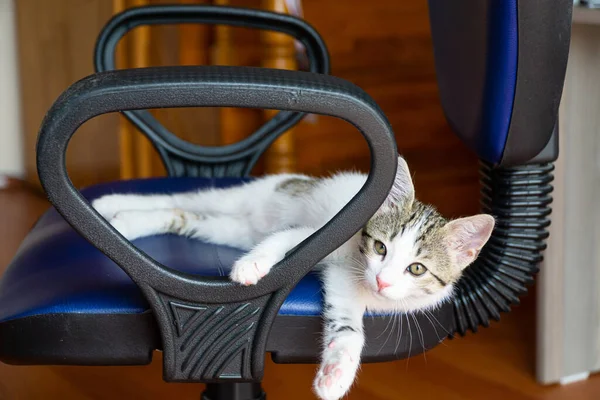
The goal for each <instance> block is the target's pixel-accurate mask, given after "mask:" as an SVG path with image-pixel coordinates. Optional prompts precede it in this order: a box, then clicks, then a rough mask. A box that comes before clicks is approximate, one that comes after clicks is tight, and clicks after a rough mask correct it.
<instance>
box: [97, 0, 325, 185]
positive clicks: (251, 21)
mask: <svg viewBox="0 0 600 400" xmlns="http://www.w3.org/2000/svg"><path fill="white" fill-rule="evenodd" d="M189 23H195V24H211V25H230V26H237V27H245V28H255V29H263V30H269V31H276V32H281V33H285V34H288V35H290V36H293V37H294V38H296V39H297V40H298V41H299V42H301V43H302V44H303V45H304V48H305V50H306V55H307V58H308V60H309V70H310V72H316V73H321V74H328V73H329V53H328V51H327V47H326V46H325V43H324V41H323V39H322V38H321V36H320V35H319V34H318V33H317V31H316V30H315V29H314V28H313V27H312V26H310V25H309V24H308V23H307V22H306V21H304V20H302V19H299V18H296V17H293V16H290V15H287V14H279V13H273V12H267V11H263V10H256V9H248V8H236V7H218V6H207V5H179V6H173V5H169V6H148V7H141V8H132V9H128V10H126V11H124V12H122V13H120V14H117V15H116V16H114V17H113V18H112V19H111V20H110V21H109V22H108V23H107V24H106V26H105V27H104V28H103V30H102V32H101V33H100V35H99V37H98V40H97V43H96V51H95V58H94V62H95V67H96V71H97V72H103V71H110V70H114V69H115V50H116V47H117V44H118V43H119V41H120V40H121V38H123V36H124V35H125V34H126V33H127V32H129V31H130V30H132V29H134V28H136V27H139V26H143V25H162V24H189ZM123 114H124V115H125V116H126V117H127V118H128V119H129V120H130V121H131V122H132V123H133V124H134V125H135V126H136V127H137V128H138V129H139V130H140V131H141V132H142V133H143V134H144V135H146V137H148V139H149V140H150V141H151V142H152V144H153V145H154V147H155V148H156V150H157V151H158V153H159V155H160V157H161V159H162V161H163V163H164V164H165V167H166V170H167V173H168V174H169V175H170V176H204V177H223V176H233V177H240V176H246V175H248V174H249V173H250V171H251V170H252V167H253V166H254V164H255V163H256V161H257V160H258V158H259V157H260V155H261V154H262V153H263V151H264V150H265V149H266V148H267V147H268V146H269V145H270V144H271V143H273V141H274V140H275V139H277V138H278V137H279V136H280V135H281V134H283V133H284V132H286V131H287V130H288V129H290V128H291V127H292V126H294V125H295V124H297V123H298V122H299V121H300V120H301V119H302V118H303V116H304V113H299V112H291V111H281V112H279V113H277V114H276V115H275V116H274V117H273V118H272V119H271V120H269V121H267V122H266V123H265V124H264V125H263V126H261V127H260V128H259V129H257V130H256V131H255V132H254V133H253V134H251V135H250V136H248V137H247V138H246V139H244V140H242V141H240V142H238V143H233V144H231V145H227V146H222V147H206V146H199V145H196V144H192V143H190V142H187V141H184V140H182V139H180V138H178V137H177V136H176V135H175V134H173V133H172V132H170V131H169V130H168V129H166V128H165V127H164V126H163V125H162V124H161V123H160V122H158V121H157V120H156V119H155V118H154V117H153V116H152V115H151V114H150V112H148V111H145V110H135V111H124V112H123Z"/></svg>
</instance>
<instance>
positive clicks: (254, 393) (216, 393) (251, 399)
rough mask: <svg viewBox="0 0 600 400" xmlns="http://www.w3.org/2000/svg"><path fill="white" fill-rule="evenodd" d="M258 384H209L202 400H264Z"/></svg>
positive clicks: (265, 396)
mask: <svg viewBox="0 0 600 400" xmlns="http://www.w3.org/2000/svg"><path fill="white" fill-rule="evenodd" d="M266 399H267V395H266V394H265V392H264V391H263V390H262V387H261V385H260V383H254V382H250V383H209V384H207V385H206V390H205V391H204V393H202V400H266Z"/></svg>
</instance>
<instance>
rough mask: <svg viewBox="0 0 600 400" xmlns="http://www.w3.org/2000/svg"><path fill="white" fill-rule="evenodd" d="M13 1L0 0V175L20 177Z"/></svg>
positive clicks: (20, 161)
mask: <svg viewBox="0 0 600 400" xmlns="http://www.w3.org/2000/svg"><path fill="white" fill-rule="evenodd" d="M14 1H16V0H0V175H11V176H14V177H22V176H23V175H24V169H25V167H24V157H23V141H22V137H23V135H22V126H21V110H20V105H21V103H20V98H19V75H18V73H19V70H18V65H17V62H18V60H17V37H16V26H15V19H16V15H15V4H14Z"/></svg>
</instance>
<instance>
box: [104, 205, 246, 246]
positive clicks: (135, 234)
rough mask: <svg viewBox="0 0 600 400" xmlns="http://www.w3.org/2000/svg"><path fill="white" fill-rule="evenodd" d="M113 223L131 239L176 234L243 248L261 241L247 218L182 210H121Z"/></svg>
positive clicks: (113, 219) (112, 220)
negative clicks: (258, 240)
mask: <svg viewBox="0 0 600 400" xmlns="http://www.w3.org/2000/svg"><path fill="white" fill-rule="evenodd" d="M110 223H111V224H112V225H113V226H114V227H115V229H117V230H118V231H119V232H120V233H121V234H122V235H123V236H125V237H126V238H127V239H129V240H134V239H137V238H141V237H146V236H153V235H161V234H167V233H173V234H177V235H182V236H190V237H193V238H196V239H200V240H204V241H207V242H210V243H214V244H220V245H228V246H232V247H238V248H240V249H242V250H248V249H250V248H251V247H252V246H253V245H254V244H255V243H256V241H257V237H256V232H255V231H254V229H252V226H251V225H250V224H249V223H248V221H246V220H244V219H241V218H236V217H232V216H228V215H214V214H203V213H194V212H190V211H184V210H180V209H165V210H146V211H137V210H131V211H120V212H117V213H116V214H115V216H114V217H113V218H112V219H111V220H110Z"/></svg>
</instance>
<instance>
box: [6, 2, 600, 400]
mask: <svg viewBox="0 0 600 400" xmlns="http://www.w3.org/2000/svg"><path fill="white" fill-rule="evenodd" d="M165 3H195V4H202V3H210V2H209V1H200V0H186V1H183V0H161V1H160V2H159V1H154V0H114V1H112V0H0V88H1V90H0V271H1V270H2V268H4V266H5V265H6V264H7V263H8V262H9V261H10V259H11V258H12V256H13V255H14V252H15V251H16V249H17V247H18V244H19V242H20V241H21V240H22V238H23V237H24V235H25V234H26V232H27V230H28V229H29V228H30V226H31V224H32V223H33V222H34V221H35V219H36V218H37V217H38V216H39V215H40V214H41V213H42V212H43V211H44V210H45V209H46V208H47V207H48V203H47V202H46V200H45V199H44V196H43V194H41V191H40V190H41V189H40V186H39V181H38V178H37V174H36V168H35V142H36V137H37V130H38V128H39V126H40V123H41V121H42V119H43V117H44V115H45V113H46V111H47V110H48V109H49V108H50V106H51V105H52V103H53V102H54V101H55V100H56V98H57V97H58V96H59V95H60V93H61V92H62V91H64V90H65V89H66V88H67V87H68V86H69V85H71V84H72V83H73V82H75V81H77V80H78V79H80V78H83V77H84V76H87V75H89V74H92V73H93V72H94V68H93V63H92V57H93V52H94V45H95V41H96V38H97V35H98V33H99V32H100V30H101V29H102V27H103V26H104V24H105V23H106V22H107V21H108V20H109V19H110V18H111V16H112V15H114V14H115V13H117V12H120V11H122V10H124V9H126V8H129V7H134V6H141V5H148V4H165ZM213 3H215V4H227V5H235V6H245V7H253V8H262V9H266V10H275V11H280V12H287V13H292V14H295V15H298V16H301V17H303V18H305V19H306V20H307V21H308V22H309V23H311V24H312V25H313V26H314V27H315V28H316V29H317V31H318V32H319V33H320V34H321V35H322V36H323V38H324V39H325V42H326V44H327V46H328V48H329V51H330V55H331V59H332V72H331V73H332V74H333V75H336V76H339V77H341V78H344V79H347V80H349V81H351V82H353V83H355V84H357V85H358V86H360V87H362V88H363V89H364V90H365V91H366V92H367V93H369V94H370V95H371V96H372V97H373V98H374V99H375V101H376V102H377V103H378V104H379V105H380V107H381V108H382V109H383V111H384V112H385V114H386V115H387V116H388V118H389V120H390V122H391V124H392V127H393V129H394V131H395V134H396V138H397V143H398V147H399V152H400V153H401V154H402V155H404V157H405V158H406V160H407V162H408V164H409V166H410V167H411V169H412V171H413V175H414V181H415V185H416V191H417V196H418V197H419V198H420V199H421V200H422V201H424V202H428V203H432V204H434V205H436V206H437V207H438V208H439V209H440V211H441V212H442V213H443V214H444V215H446V216H448V217H455V216H462V215H467V214H472V213H476V212H478V209H479V183H478V160H477V157H476V156H475V155H474V154H473V153H472V152H471V151H469V150H468V149H467V148H466V147H465V146H464V145H463V144H462V142H461V141H460V140H459V139H458V138H457V137H456V136H455V135H454V134H453V133H452V131H451V129H450V128H449V126H448V123H447V121H446V119H445V117H444V114H443V110H442V108H441V105H440V101H439V97H438V89H437V83H436V75H435V69H434V60H433V48H432V42H431V34H430V27H429V15H428V8H427V2H426V1H425V0H411V1H408V0H378V1H375V2H374V1H370V2H369V1H364V0H343V1H340V0H303V1H301V2H300V1H285V0H215V1H214V2H213ZM595 11H597V10H586V12H585V13H579V11H578V12H577V13H576V18H578V25H577V24H576V25H575V26H574V28H573V29H574V33H573V41H574V42H573V43H575V40H577V41H578V42H577V43H578V44H577V45H576V47H575V50H574V52H575V54H576V55H577V56H576V58H575V60H577V61H579V62H580V63H581V65H583V66H581V67H577V68H575V69H574V67H572V66H571V64H570V65H569V72H568V76H567V84H566V85H567V86H566V89H565V97H569V96H570V97H569V99H570V100H571V102H570V103H569V108H568V109H566V110H563V111H561V112H562V113H563V114H564V113H567V112H570V113H571V114H569V115H567V120H568V121H579V122H578V123H579V124H580V125H579V126H578V127H579V128H581V129H584V130H585V131H586V132H589V133H590V135H591V136H590V137H594V136H593V133H595V134H598V133H599V127H600V121H598V110H599V109H600V108H599V107H600V101H599V100H598V98H599V97H600V87H599V85H600V84H599V82H600V76H598V73H595V72H594V69H597V70H600V68H598V65H600V16H599V14H600V11H598V12H597V13H596V12H595ZM590 12H591V13H593V14H590ZM302 61H303V59H302V58H301V57H298V53H297V48H296V46H295V43H294V42H293V41H292V40H291V39H289V38H288V37H286V36H282V35H279V34H274V33H261V32H258V31H254V30H245V29H241V28H230V27H221V26H220V27H212V26H194V25H187V26H159V27H151V28H147V27H143V28H137V29H135V30H134V31H132V32H131V33H129V34H128V35H127V37H126V39H125V40H124V41H123V43H122V44H121V45H119V49H118V56H117V63H118V67H120V68H125V67H127V68H131V67H144V66H150V65H197V64H203V65H207V64H219V65H254V66H269V67H275V68H286V69H297V68H298V67H299V66H300V67H301V66H302V65H301V64H302ZM578 65H579V64H578ZM569 85H570V86H569ZM586 110H587V111H586ZM154 114H155V115H156V116H157V118H158V119H159V120H160V121H162V122H163V123H164V124H165V125H166V126H167V127H168V128H169V129H170V130H171V131H173V132H175V133H177V134H178V135H179V136H180V137H181V138H183V139H186V140H189V141H191V142H194V143H199V144H204V145H219V144H226V143H233V142H236V141H238V140H240V139H242V138H244V137H246V136H247V135H248V134H250V133H251V132H253V131H254V130H255V129H256V128H257V127H258V126H260V125H261V124H262V123H263V122H264V121H266V120H267V119H268V118H269V116H270V115H271V114H270V112H267V111H262V110H251V109H250V110H240V109H212V108H208V109H180V110H154ZM573 115H577V118H575V117H574V116H573ZM580 115H585V116H586V118H588V119H587V120H585V121H583V120H581V119H579V116H580ZM582 118H583V117H582ZM582 121H583V122H582ZM571 127H573V126H571ZM596 136H598V135H596ZM598 142H599V141H598V140H595V141H592V142H590V143H591V144H590V146H591V148H592V149H594V148H595V149H596V151H600V150H597V149H600V145H598ZM586 143H587V142H586ZM594 146H598V147H594ZM567 147H568V144H567ZM569 154H570V153H569ZM574 154H575V155H573V157H576V153H574ZM561 157H562V155H561ZM594 160H597V156H596V157H592V163H593V164H595V161H594ZM369 162H370V161H369V154H368V149H367V146H366V144H365V143H364V139H363V138H362V136H361V135H360V134H359V133H358V132H357V131H356V130H355V128H353V127H352V126H350V125H349V124H347V123H345V122H343V121H339V120H336V119H333V118H328V117H322V116H308V117H307V118H305V119H304V120H303V121H302V122H301V123H300V124H298V125H297V126H296V127H295V128H293V129H292V130H291V131H289V132H288V133H286V134H285V135H284V136H282V137H281V138H280V139H279V140H278V141H276V142H275V144H274V145H273V146H272V148H271V149H270V150H269V151H268V152H267V154H266V155H265V156H264V157H263V159H262V160H261V162H260V163H259V165H258V166H257V168H256V170H255V171H254V173H255V174H263V173H277V172H290V171H297V172H304V173H309V174H314V175H324V174H327V173H329V172H332V171H335V170H340V169H358V170H361V171H368V168H369ZM67 164H68V169H69V172H70V176H71V179H72V180H73V182H74V184H75V185H76V186H78V187H82V186H87V185H91V184H96V183H100V182H107V181H111V180H116V179H122V178H136V177H149V176H157V175H164V169H163V168H162V166H161V165H160V161H159V159H158V157H157V155H156V154H155V153H154V151H153V149H152V147H151V145H150V144H149V142H148V141H147V140H146V139H145V138H144V137H142V135H140V134H138V133H137V132H136V131H135V129H134V128H133V127H132V126H131V125H130V124H129V123H128V122H127V121H126V120H125V119H124V118H122V117H120V116H119V115H116V114H114V115H105V116H101V117H99V118H96V119H94V120H92V121H89V122H87V123H86V124H85V125H84V126H83V127H82V128H81V129H80V130H79V131H78V132H77V134H76V136H75V138H74V141H73V143H72V144H71V145H70V147H69V154H68V160H67ZM596 167H597V165H596ZM596 167H595V168H596ZM573 173H575V172H573ZM593 179H594V180H593V182H595V185H596V186H595V187H596V189H595V190H596V192H594V194H593V195H591V196H592V197H591V199H600V198H599V197H594V196H598V193H600V189H598V188H600V186H598V185H599V184H598V182H599V181H600V180H598V176H596V177H595V178H593ZM561 205H562V206H564V203H560V200H559V205H558V206H557V207H561ZM565 207H566V206H565ZM596 233H597V232H596ZM596 233H594V234H596ZM592 240H595V243H596V244H600V235H598V236H594V239H592ZM592 243H594V242H592ZM592 247H594V246H592ZM596 257H597V255H596ZM599 258H600V257H598V258H595V259H594V262H598V260H599ZM598 265H599V266H600V264H598ZM599 269H600V267H599ZM598 276H600V275H594V276H592V277H590V279H592V280H594V279H597V278H598ZM548 279H549V280H553V281H556V279H558V278H556V275H553V276H552V277H550V278H548ZM597 284H598V285H600V281H598V282H597ZM538 290H539V288H538ZM552 290H560V289H559V287H558V286H556V287H554V289H548V287H546V289H544V293H545V296H546V297H548V296H549V297H552V296H553V293H558V292H552ZM556 296H558V298H559V300H558V301H557V303H556V304H558V306H557V305H556V304H554V303H544V306H545V308H544V307H542V305H539V304H538V302H537V301H536V288H535V287H534V288H533V289H532V290H531V291H530V294H529V295H528V296H526V297H525V298H524V299H523V303H522V305H521V306H519V307H517V308H516V309H515V311H514V312H512V313H510V314H507V315H504V316H503V320H502V321H501V322H500V323H493V324H492V326H491V327H490V328H488V329H483V331H482V332H480V333H478V334H477V335H471V334H470V335H467V338H465V339H456V340H453V341H446V344H445V345H441V346H438V347H437V348H436V349H434V350H432V351H431V352H428V353H427V354H426V355H421V356H418V357H414V358H413V359H410V360H403V361H398V362H394V363H383V364H378V365H365V366H364V367H363V370H362V372H361V376H360V380H359V384H358V386H357V387H356V388H355V389H354V390H353V391H352V392H351V394H350V396H349V399H374V400H377V399H390V400H391V399H400V398H406V399H412V398H425V399H430V398H431V399H481V398H484V397H486V398H489V399H500V398H502V399H597V398H599V397H600V380H599V379H600V378H598V377H597V376H592V377H590V378H589V379H586V378H588V376H587V375H586V374H585V373H584V376H579V378H577V377H576V379H574V380H580V378H581V379H583V381H582V382H578V383H572V384H570V385H560V384H558V383H559V382H560V381H561V379H562V378H564V377H565V376H567V375H568V376H571V375H573V376H575V375H577V374H576V373H573V374H571V373H563V372H561V371H562V370H561V368H562V367H560V366H559V367H556V365H557V364H556V362H555V361H548V360H549V359H552V356H553V354H558V353H561V354H563V353H564V352H568V351H569V350H568V345H565V344H564V341H565V335H566V337H568V338H574V337H575V336H569V334H568V333H567V334H565V333H564V332H563V331H562V329H563V327H564V324H565V320H566V319H565V318H563V319H561V320H560V321H558V322H557V321H555V320H553V321H551V322H548V319H544V320H543V321H542V315H543V316H546V317H547V315H549V314H552V313H553V312H557V313H565V309H564V308H562V306H563V305H564V304H563V303H561V301H563V300H562V299H563V297H562V296H563V294H556ZM590 296H591V297H590ZM588 297H589V298H588ZM540 298H545V297H544V296H541V297H540ZM586 299H587V300H586V301H588V302H589V303H593V304H596V306H595V308H594V309H593V310H591V311H590V319H591V321H592V322H590V325H592V326H594V328H593V329H591V330H590V332H591V333H589V334H588V335H587V336H586V339H585V340H588V341H589V343H587V344H586V346H587V347H585V348H584V350H585V349H587V353H588V354H589V357H590V360H588V361H589V364H592V365H593V366H594V368H596V367H598V368H600V361H599V360H600V336H598V335H597V333H598V332H599V331H600V330H599V329H598V327H599V326H600V312H599V310H600V305H598V304H597V303H598V299H597V297H595V295H593V294H589V295H588V296H587V297H586ZM541 309H544V310H546V311H544V314H542V311H540V310H541ZM593 313H595V314H593ZM546 317H544V318H546ZM540 321H541V322H540ZM536 322H537V323H536ZM544 324H546V325H544ZM540 330H543V333H545V334H547V335H546V336H544V334H542V333H540V332H541V331H540ZM40 334H43V332H40ZM548 336H550V337H548ZM544 340H546V341H544ZM542 341H543V343H542ZM553 362H554V364H553ZM586 362H587V361H586ZM540 363H541V364H540ZM544 363H546V364H544ZM548 363H550V364H548ZM558 364H559V365H563V364H560V362H558ZM548 365H550V367H548ZM544 368H550V369H552V368H554V369H555V370H557V368H558V370H557V371H558V372H555V373H553V374H552V373H550V374H548V373H542V372H540V371H542V370H544ZM594 368H589V369H588V370H587V371H588V372H589V371H590V370H593V369H594ZM314 369H315V367H314V366H311V365H306V366H303V365H293V366H290V365H288V366H285V365H275V364H273V363H270V362H269V363H268V365H267V369H266V371H265V381H264V387H265V389H266V390H267V392H268V393H269V398H273V399H307V398H312V395H311V394H310V382H311V379H312V374H313V373H314ZM575 369H576V368H575ZM575 372H577V371H575ZM549 376H550V378H549ZM545 383H547V384H549V385H543V384H545ZM563 383H567V382H566V381H563ZM198 393H199V389H198V387H197V386H196V385H177V384H166V383H163V382H162V380H161V362H160V359H159V356H157V357H155V362H154V363H153V364H152V365H151V366H149V367H131V368H96V367H94V368H76V367H9V366H6V365H0V398H1V399H38V398H39V399H41V398H44V399H109V398H145V399H154V398H156V399H158V398H180V399H195V398H198Z"/></svg>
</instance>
